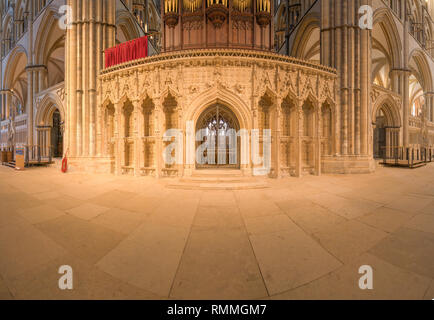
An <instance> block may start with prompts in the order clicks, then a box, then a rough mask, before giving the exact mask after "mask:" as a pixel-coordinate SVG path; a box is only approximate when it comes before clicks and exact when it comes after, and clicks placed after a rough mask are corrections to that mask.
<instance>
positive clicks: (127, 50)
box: [104, 36, 148, 68]
mask: <svg viewBox="0 0 434 320" xmlns="http://www.w3.org/2000/svg"><path fill="white" fill-rule="evenodd" d="M104 54H105V67H106V68H110V67H113V66H115V65H118V64H121V63H125V62H129V61H133V60H137V59H141V58H146V57H147V56H148V37H147V36H145V37H142V38H138V39H134V40H131V41H128V42H124V43H121V44H119V45H117V46H116V47H113V48H108V49H106V50H105V51H104Z"/></svg>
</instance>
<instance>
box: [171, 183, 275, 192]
mask: <svg viewBox="0 0 434 320" xmlns="http://www.w3.org/2000/svg"><path fill="white" fill-rule="evenodd" d="M167 187H168V188H169V189H182V190H253V189H266V188H268V184H267V183H266V182H263V181H251V182H247V181H246V182H232V183H231V182H226V183H224V182H222V183H206V182H203V183H200V182H182V181H179V182H173V183H170V184H168V185H167Z"/></svg>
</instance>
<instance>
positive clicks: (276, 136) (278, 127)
mask: <svg viewBox="0 0 434 320" xmlns="http://www.w3.org/2000/svg"><path fill="white" fill-rule="evenodd" d="M276 104H277V105H276V115H275V128H274V133H273V135H272V139H274V159H275V160H274V170H275V178H280V177H281V173H280V137H281V132H282V129H281V125H280V123H281V121H280V120H281V117H282V99H280V98H279V99H277V102H276Z"/></svg>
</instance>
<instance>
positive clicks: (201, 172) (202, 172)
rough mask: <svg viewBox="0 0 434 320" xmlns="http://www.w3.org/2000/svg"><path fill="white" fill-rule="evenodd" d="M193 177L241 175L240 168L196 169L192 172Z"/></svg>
mask: <svg viewBox="0 0 434 320" xmlns="http://www.w3.org/2000/svg"><path fill="white" fill-rule="evenodd" d="M192 176H193V177H217V178H222V177H243V173H242V171H241V170H236V169H233V170H232V169H197V170H194V171H193V173H192Z"/></svg>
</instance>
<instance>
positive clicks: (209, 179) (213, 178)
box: [180, 176, 245, 183]
mask: <svg viewBox="0 0 434 320" xmlns="http://www.w3.org/2000/svg"><path fill="white" fill-rule="evenodd" d="M244 179H245V178H244V177H241V176H240V177H236V176H235V177H231V176H229V177H224V176H223V177H222V176H191V177H186V178H181V179H180V181H181V182H201V183H207V182H209V183H222V182H223V183H227V182H243V180H244Z"/></svg>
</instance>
